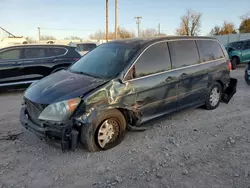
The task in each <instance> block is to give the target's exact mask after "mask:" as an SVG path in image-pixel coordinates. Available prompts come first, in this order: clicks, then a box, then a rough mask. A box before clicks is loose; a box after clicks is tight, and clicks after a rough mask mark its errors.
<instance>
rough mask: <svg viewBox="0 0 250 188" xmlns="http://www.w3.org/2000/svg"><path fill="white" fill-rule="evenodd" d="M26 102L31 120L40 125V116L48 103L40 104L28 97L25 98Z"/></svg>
mask: <svg viewBox="0 0 250 188" xmlns="http://www.w3.org/2000/svg"><path fill="white" fill-rule="evenodd" d="M25 104H26V107H27V112H28V116H29V118H30V120H31V121H32V122H33V123H35V124H37V125H40V120H39V119H38V117H39V115H40V114H41V113H42V111H43V110H44V109H45V107H46V105H43V104H38V103H35V102H32V101H30V100H28V99H25Z"/></svg>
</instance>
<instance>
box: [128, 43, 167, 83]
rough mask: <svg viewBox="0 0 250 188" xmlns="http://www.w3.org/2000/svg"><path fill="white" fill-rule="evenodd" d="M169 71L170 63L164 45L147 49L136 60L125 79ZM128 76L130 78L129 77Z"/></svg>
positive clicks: (165, 45) (160, 44)
mask: <svg viewBox="0 0 250 188" xmlns="http://www.w3.org/2000/svg"><path fill="white" fill-rule="evenodd" d="M170 69H171V62H170V57H169V52H168V46H167V44H166V43H159V44H155V45H153V46H151V47H149V48H148V49H147V50H146V51H145V52H144V53H143V54H142V55H141V57H140V58H139V59H138V61H137V62H136V63H135V65H134V66H133V67H132V69H131V70H130V71H129V73H128V77H127V78H126V79H132V78H140V77H143V76H148V75H151V74H155V73H160V72H163V71H167V70H170ZM129 75H130V76H129Z"/></svg>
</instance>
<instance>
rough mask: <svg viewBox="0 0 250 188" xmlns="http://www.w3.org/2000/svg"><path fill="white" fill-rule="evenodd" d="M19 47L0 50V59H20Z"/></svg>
mask: <svg viewBox="0 0 250 188" xmlns="http://www.w3.org/2000/svg"><path fill="white" fill-rule="evenodd" d="M20 52H21V51H20V49H13V50H6V51H3V52H0V59H6V60H8V59H20V56H21V53H20Z"/></svg>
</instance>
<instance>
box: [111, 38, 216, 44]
mask: <svg viewBox="0 0 250 188" xmlns="http://www.w3.org/2000/svg"><path fill="white" fill-rule="evenodd" d="M175 39H194V40H196V39H206V40H207V39H211V40H217V41H218V39H216V38H214V37H203V36H202V37H201V36H165V37H149V38H139V37H136V38H129V39H121V40H113V41H110V42H108V43H109V44H115V43H120V44H121V43H123V44H131V45H142V46H144V45H146V46H147V45H150V44H152V43H155V42H160V41H164V40H175Z"/></svg>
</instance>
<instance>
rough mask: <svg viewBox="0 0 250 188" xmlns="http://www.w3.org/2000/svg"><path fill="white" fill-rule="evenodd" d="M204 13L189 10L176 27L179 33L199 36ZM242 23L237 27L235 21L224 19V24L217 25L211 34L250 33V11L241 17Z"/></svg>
mask: <svg viewBox="0 0 250 188" xmlns="http://www.w3.org/2000/svg"><path fill="white" fill-rule="evenodd" d="M201 18H202V14H201V13H199V12H195V11H193V10H188V11H187V12H186V14H185V15H183V16H182V17H181V24H180V27H179V28H178V29H176V34H177V35H188V36H197V35H199V34H200V29H201ZM240 19H241V23H240V25H239V27H238V28H237V27H236V26H235V25H234V23H232V22H229V21H226V20H225V21H224V22H223V23H222V25H215V26H214V27H213V28H212V29H211V31H210V33H209V35H228V34H236V33H250V13H248V14H245V15H243V16H241V17H240Z"/></svg>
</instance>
